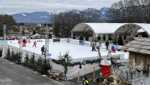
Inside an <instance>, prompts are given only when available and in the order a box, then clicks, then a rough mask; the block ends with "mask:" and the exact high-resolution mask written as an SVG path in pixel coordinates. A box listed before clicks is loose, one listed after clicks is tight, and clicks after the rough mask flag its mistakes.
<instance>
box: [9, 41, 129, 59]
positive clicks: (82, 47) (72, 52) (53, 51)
mask: <svg viewBox="0 0 150 85" xmlns="http://www.w3.org/2000/svg"><path fill="white" fill-rule="evenodd" d="M35 41H36V42H37V45H36V47H35V46H33V43H34V42H35ZM69 41H70V42H67V39H61V40H60V42H53V41H52V39H50V40H49V56H48V58H51V59H56V60H58V59H59V56H62V55H64V54H66V53H68V54H69V56H71V58H72V61H82V60H91V59H97V58H99V57H98V52H97V51H92V48H91V46H90V42H88V41H84V44H79V41H78V40H74V39H70V40H69ZM8 45H9V46H13V47H17V48H20V49H23V50H27V51H30V52H33V53H35V54H39V55H41V47H42V46H43V45H45V39H34V40H30V42H27V44H26V47H22V46H20V45H19V43H18V40H9V41H8ZM100 52H101V56H102V57H106V56H107V55H108V51H107V50H106V47H105V44H102V45H101V50H100ZM111 55H112V56H120V57H121V59H123V60H124V59H125V60H127V59H128V53H125V52H123V51H116V53H111Z"/></svg>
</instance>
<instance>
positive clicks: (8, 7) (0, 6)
mask: <svg viewBox="0 0 150 85" xmlns="http://www.w3.org/2000/svg"><path fill="white" fill-rule="evenodd" d="M117 1H119V0H0V14H14V13H21V12H35V11H47V12H50V11H56V10H57V11H64V10H70V9H79V10H83V9H86V8H96V9H100V8H102V7H110V6H111V5H112V4H113V3H114V2H117Z"/></svg>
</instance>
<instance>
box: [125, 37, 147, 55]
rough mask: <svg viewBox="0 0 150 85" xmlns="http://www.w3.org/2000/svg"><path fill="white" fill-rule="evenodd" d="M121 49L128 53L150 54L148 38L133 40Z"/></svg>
mask: <svg viewBox="0 0 150 85" xmlns="http://www.w3.org/2000/svg"><path fill="white" fill-rule="evenodd" d="M123 48H124V49H127V50H128V51H130V52H136V53H142V54H150V38H135V40H133V41H131V42H129V43H128V44H127V45H125V46H124V47H123Z"/></svg>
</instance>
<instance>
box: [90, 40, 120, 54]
mask: <svg viewBox="0 0 150 85" xmlns="http://www.w3.org/2000/svg"><path fill="white" fill-rule="evenodd" d="M101 44H102V43H101V42H91V47H92V51H96V50H97V49H100V47H101ZM105 47H106V50H111V52H114V53H115V52H116V51H117V50H118V48H117V45H116V44H114V43H110V42H109V41H106V42H105Z"/></svg>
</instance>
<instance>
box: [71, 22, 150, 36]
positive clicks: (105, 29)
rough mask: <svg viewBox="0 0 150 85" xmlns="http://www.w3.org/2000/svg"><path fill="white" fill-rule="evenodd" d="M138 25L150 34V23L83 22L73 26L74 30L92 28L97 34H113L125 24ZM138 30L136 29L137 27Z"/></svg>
mask: <svg viewBox="0 0 150 85" xmlns="http://www.w3.org/2000/svg"><path fill="white" fill-rule="evenodd" d="M127 24H128V25H130V24H132V25H137V26H139V27H140V28H142V29H143V30H144V31H146V32H147V33H148V34H150V24H146V23H81V24H78V25H76V26H75V27H74V28H73V30H72V31H73V32H76V31H78V32H79V31H86V30H91V31H93V32H94V33H95V34H112V33H115V32H116V31H117V30H119V29H120V28H121V27H122V26H125V25H127ZM135 30H136V29H135Z"/></svg>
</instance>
